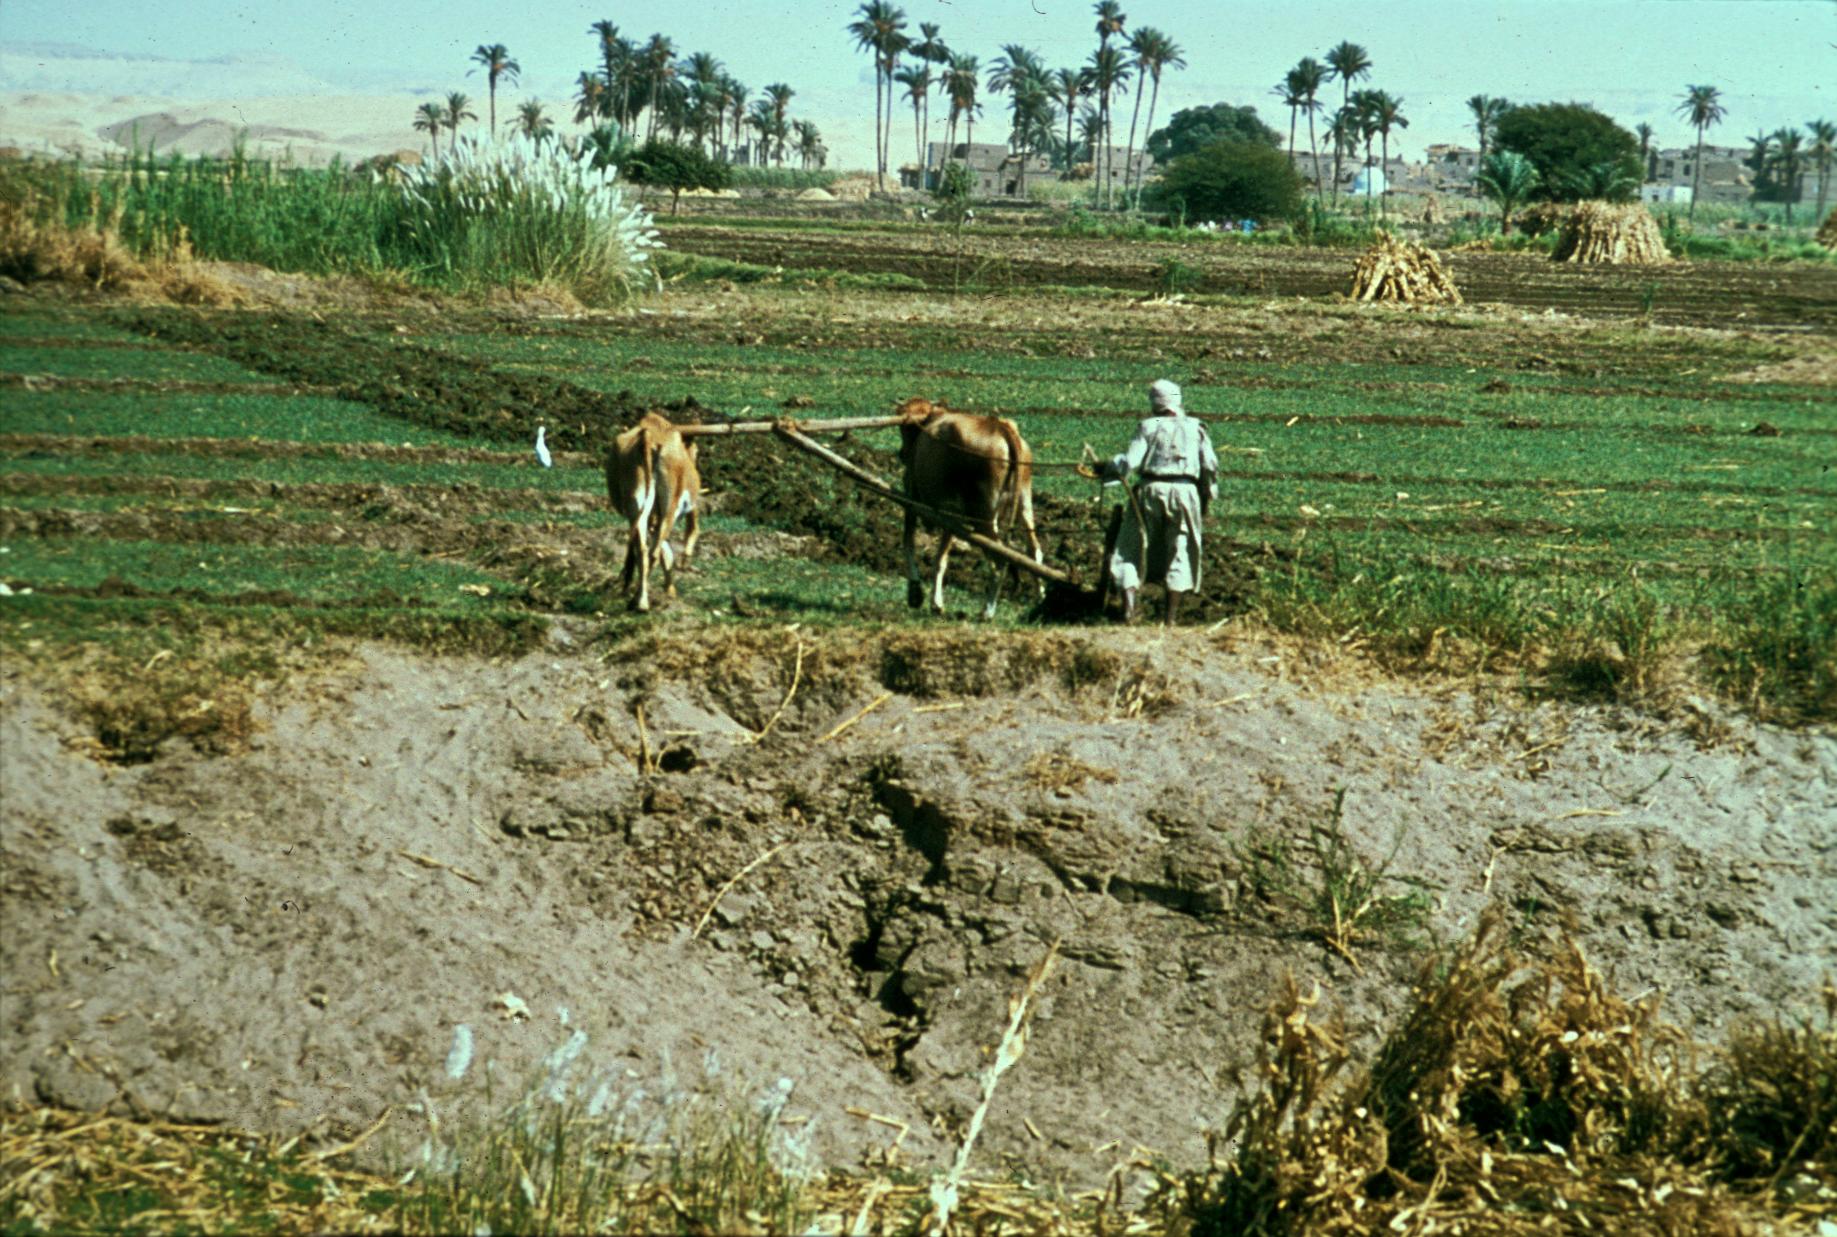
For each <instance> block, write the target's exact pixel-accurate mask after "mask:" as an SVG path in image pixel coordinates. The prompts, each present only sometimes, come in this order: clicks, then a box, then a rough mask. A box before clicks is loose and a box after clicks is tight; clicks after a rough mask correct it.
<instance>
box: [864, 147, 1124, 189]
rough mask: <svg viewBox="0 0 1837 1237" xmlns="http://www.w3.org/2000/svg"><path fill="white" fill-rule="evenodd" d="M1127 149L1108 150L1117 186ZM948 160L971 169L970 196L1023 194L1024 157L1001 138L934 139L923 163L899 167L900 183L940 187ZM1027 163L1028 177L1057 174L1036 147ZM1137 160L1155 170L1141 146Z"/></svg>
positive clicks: (1044, 177) (1122, 179) (1030, 179)
mask: <svg viewBox="0 0 1837 1237" xmlns="http://www.w3.org/2000/svg"><path fill="white" fill-rule="evenodd" d="M1128 153H1129V152H1127V151H1126V150H1124V148H1123V147H1121V146H1114V147H1111V148H1110V150H1109V152H1108V155H1109V160H1108V162H1109V163H1110V164H1113V166H1106V168H1105V170H1106V171H1108V172H1109V174H1110V180H1111V182H1112V183H1113V184H1114V185H1115V186H1116V188H1117V189H1118V190H1120V189H1121V188H1122V186H1123V181H1124V176H1125V171H1126V169H1127V168H1128V166H1129V164H1128V163H1127V162H1126V161H1125V157H1126V156H1127V155H1128ZM947 163H961V164H963V165H964V166H965V167H967V168H968V169H969V171H970V176H971V177H972V180H973V183H972V185H971V186H970V196H971V197H975V198H1003V197H1006V198H1013V197H1019V196H1020V193H1021V168H1022V160H1021V157H1020V156H1019V155H1017V154H1014V153H1013V152H1012V151H1010V150H1009V149H1008V148H1007V146H1005V145H1003V144H1002V143H1000V142H975V143H970V142H956V143H949V142H932V143H930V144H929V145H928V146H926V148H925V163H924V166H923V167H921V166H920V165H918V164H916V163H908V164H906V165H904V166H903V167H901V168H900V169H899V183H900V187H901V188H904V189H923V190H930V189H935V188H937V187H938V178H939V176H940V174H941V173H942V170H943V168H944V166H945V165H946V164H947ZM1025 164H1026V173H1027V179H1028V180H1029V181H1033V180H1039V179H1046V178H1050V177H1053V176H1056V175H1058V173H1057V172H1055V171H1054V170H1053V166H1052V161H1051V160H1050V159H1048V158H1047V157H1046V156H1045V155H1044V154H1041V153H1039V152H1037V151H1036V152H1034V153H1032V154H1030V155H1028V156H1027V158H1026V160H1025ZM1134 164H1135V169H1136V171H1137V172H1138V173H1140V174H1142V175H1147V174H1148V173H1150V172H1152V171H1153V170H1154V165H1155V163H1154V159H1153V157H1151V156H1150V155H1149V154H1148V153H1147V152H1146V151H1141V150H1138V151H1136V152H1135V154H1134Z"/></svg>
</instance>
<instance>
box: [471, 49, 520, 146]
mask: <svg viewBox="0 0 1837 1237" xmlns="http://www.w3.org/2000/svg"><path fill="white" fill-rule="evenodd" d="M472 59H473V61H474V62H475V63H476V64H477V65H478V66H479V68H482V69H483V70H484V71H485V84H486V85H487V87H488V88H489V89H490V91H491V136H492V137H496V136H497V133H498V78H500V77H501V78H504V79H505V80H506V81H508V82H509V83H510V84H511V85H512V86H514V85H516V84H517V78H518V76H519V75H520V74H521V73H522V72H523V66H522V65H520V64H518V63H517V62H516V61H514V60H512V59H511V58H510V49H509V48H508V47H505V46H504V45H503V44H502V43H491V44H485V43H480V44H479V45H478V47H477V48H476V49H475V50H474V51H473V52H472ZM476 71H477V70H474V72H476Z"/></svg>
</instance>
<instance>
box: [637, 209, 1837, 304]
mask: <svg viewBox="0 0 1837 1237" xmlns="http://www.w3.org/2000/svg"><path fill="white" fill-rule="evenodd" d="M665 238H666V241H667V243H668V244H669V245H670V247H671V248H673V249H676V250H679V251H681V252H684V253H694V254H702V255H705V256H708V257H717V258H725V259H729V260H731V261H736V262H748V263H753V264H755V265H762V266H771V267H784V268H787V269H788V270H791V271H793V272H795V270H797V269H800V268H802V269H831V270H845V271H851V272H867V273H887V274H903V275H910V276H914V277H916V278H919V279H922V280H924V281H925V282H926V283H927V284H929V285H931V286H933V287H939V288H950V287H951V286H952V284H953V278H954V277H956V276H957V275H960V276H961V277H962V279H963V280H964V281H965V282H967V283H970V284H972V285H977V286H986V287H992V288H997V289H1011V288H1024V287H1027V286H1030V285H1034V284H1056V285H1066V286H1084V285H1101V286H1104V287H1111V288H1123V289H1131V290H1139V291H1148V290H1152V289H1153V288H1154V287H1155V280H1156V274H1155V271H1156V267H1157V266H1158V265H1159V264H1160V263H1161V262H1163V261H1165V260H1166V259H1168V258H1178V259H1179V260H1180V261H1182V262H1185V263H1187V264H1189V265H1192V266H1194V267H1196V268H1197V269H1198V270H1200V271H1201V272H1202V274H1201V277H1200V278H1201V282H1200V284H1199V285H1198V287H1197V289H1196V291H1199V292H1206V293H1218V294H1227V295H1239V296H1273V297H1297V296H1299V297H1314V298H1318V297H1331V296H1334V295H1336V294H1338V295H1343V294H1345V293H1346V292H1347V291H1348V290H1349V288H1350V287H1351V281H1352V270H1353V267H1354V265H1355V264H1356V261H1357V257H1358V255H1357V254H1356V253H1353V252H1351V251H1335V250H1323V249H1301V248H1289V247H1278V246H1210V245H1182V244H1178V243H1174V242H1150V241H1108V240H1095V239H1074V238H1064V237H1054V238H1036V237H1027V236H1015V235H1009V234H1005V233H1003V232H1000V231H997V230H989V231H983V232H978V231H976V230H975V229H973V228H971V229H966V230H965V231H964V233H963V237H962V246H963V251H962V256H961V259H959V257H958V256H957V254H956V246H957V244H958V241H957V239H956V238H955V237H953V236H952V235H951V234H950V233H949V232H948V231H946V230H943V229H917V228H909V229H902V230H897V231H894V230H889V231H885V232H880V231H875V232H871V233H822V234H813V233H801V232H798V231H795V230H786V231H783V232H771V231H768V230H766V229H763V228H750V227H749V228H721V227H711V226H696V227H690V228H676V229H670V228H667V227H666V228H665ZM1446 261H1447V266H1448V273H1449V275H1450V277H1451V278H1452V279H1453V280H1454V283H1455V286H1456V287H1458V288H1460V289H1461V293H1462V295H1463V296H1464V297H1466V298H1467V300H1468V301H1470V302H1476V303H1492V304H1499V305H1510V306H1514V307H1519V308H1526V309H1534V310H1538V311H1548V312H1552V313H1562V314H1581V315H1586V316H1590V317H1650V318H1652V319H1653V320H1655V321H1664V322H1678V323H1690V324H1692V325H1695V326H1747V327H1755V328H1765V329H1782V328H1783V329H1792V330H1830V329H1832V328H1833V327H1837V268H1832V267H1826V266H1817V265H1792V266H1779V265H1773V264H1765V263H1733V262H1715V263H1690V262H1677V263H1672V264H1670V265H1667V266H1663V267H1640V268H1637V269H1615V268H1607V269H1578V268H1576V267H1574V266H1571V265H1569V264H1566V263H1559V262H1552V261H1550V260H1549V259H1548V258H1547V257H1545V256H1544V255H1542V254H1496V253H1471V252H1458V251H1457V252H1449V253H1447V254H1446ZM1648 294H1649V295H1648ZM1648 305H1649V310H1648Z"/></svg>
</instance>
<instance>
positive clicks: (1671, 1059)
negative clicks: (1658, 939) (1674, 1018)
mask: <svg viewBox="0 0 1837 1237" xmlns="http://www.w3.org/2000/svg"><path fill="white" fill-rule="evenodd" d="M1505 937H1506V931H1505V927H1504V925H1503V923H1502V921H1501V919H1500V917H1499V916H1498V915H1497V914H1488V916H1487V917H1486V918H1485V919H1484V920H1483V922H1482V925H1481V928H1480V930H1479V933H1478V934H1477V936H1476V937H1475V938H1474V939H1473V940H1472V941H1471V942H1470V943H1468V944H1467V945H1466V946H1465V947H1463V948H1462V949H1461V950H1460V951H1459V952H1458V953H1456V954H1455V955H1454V957H1453V958H1452V960H1451V963H1450V964H1449V965H1448V966H1447V969H1446V970H1445V971H1440V970H1438V969H1437V966H1438V963H1439V962H1441V961H1442V960H1441V959H1437V960H1434V961H1431V962H1430V963H1429V964H1427V965H1426V966H1425V967H1424V968H1423V971H1422V975H1421V978H1420V979H1419V981H1418V984H1417V988H1416V991H1415V1000H1414V1007H1413V1008H1412V1009H1411V1010H1410V1012H1409V1014H1408V1015H1407V1017H1406V1018H1405V1019H1404V1021H1403V1023H1402V1024H1401V1025H1400V1026H1398V1027H1397V1028H1396V1029H1394V1030H1393V1031H1392V1032H1391V1034H1390V1035H1389V1036H1388V1038H1387V1039H1386V1040H1385V1041H1384V1043H1383V1044H1382V1045H1380V1047H1379V1049H1378V1052H1377V1056H1376V1058H1375V1060H1374V1062H1373V1064H1372V1065H1371V1066H1370V1068H1369V1069H1366V1070H1359V1071H1356V1072H1355V1071H1353V1070H1351V1069H1349V1068H1348V1067H1349V1066H1350V1064H1351V1053H1350V1050H1349V1049H1348V1047H1347V1045H1346V1040H1345V1036H1344V1034H1343V1031H1342V1029H1341V1028H1340V1027H1339V1026H1338V1025H1337V1023H1335V1022H1331V1021H1328V1020H1326V1019H1324V1018H1323V1017H1321V1016H1320V1014H1319V1011H1317V1009H1316V1008H1315V1006H1316V1004H1317V1002H1318V998H1319V990H1318V988H1316V990H1315V992H1314V994H1313V995H1312V996H1308V997H1303V996H1302V995H1301V994H1300V992H1299V990H1298V989H1297V988H1296V987H1295V985H1294V983H1293V982H1292V981H1290V983H1289V985H1288V990H1287V992H1286V994H1285V995H1284V996H1282V997H1281V998H1279V999H1278V1001H1277V1002H1276V1004H1275V1005H1274V1006H1272V1007H1271V1009H1270V1010H1269V1012H1268V1014H1267V1015H1266V1017H1265V1020H1264V1024H1263V1049H1262V1054H1261V1060H1260V1062H1259V1065H1258V1072H1259V1074H1260V1075H1261V1077H1262V1089H1261V1091H1260V1092H1259V1093H1258V1094H1256V1095H1255V1096H1254V1097H1253V1098H1251V1099H1250V1100H1249V1101H1248V1102H1246V1103H1244V1104H1242V1105H1240V1106H1239V1108H1238V1109H1237V1111H1236V1112H1235V1113H1234V1115H1233V1116H1232V1119H1231V1122H1230V1125H1229V1128H1228V1129H1227V1138H1228V1140H1229V1141H1230V1142H1231V1143H1233V1144H1234V1150H1233V1152H1232V1154H1231V1156H1230V1158H1229V1159H1228V1160H1226V1161H1225V1162H1223V1163H1222V1164H1217V1165H1215V1166H1214V1169H1213V1171H1212V1173H1211V1174H1209V1175H1208V1176H1207V1177H1205V1178H1189V1179H1187V1180H1186V1181H1185V1182H1183V1183H1181V1184H1180V1185H1179V1186H1177V1187H1173V1189H1174V1190H1175V1191H1176V1192H1178V1193H1180V1194H1182V1195H1184V1199H1185V1205H1186V1209H1187V1212H1188V1214H1189V1215H1191V1216H1192V1217H1193V1219H1194V1221H1195V1225H1194V1230H1195V1232H1197V1233H1204V1234H1223V1233H1264V1234H1269V1235H1270V1237H1276V1235H1279V1234H1281V1235H1286V1234H1303V1233H1308V1234H1313V1233H1332V1234H1351V1233H1383V1232H1390V1231H1395V1232H1405V1231H1411V1232H1419V1233H1426V1232H1444V1233H1474V1234H1477V1233H1488V1234H1506V1235H1514V1234H1530V1233H1533V1232H1539V1233H1543V1232H1559V1233H1583V1232H1589V1233H1607V1232H1612V1233H1639V1234H1654V1235H1657V1234H1681V1233H1717V1234H1733V1233H1744V1232H1750V1231H1755V1230H1756V1228H1758V1227H1759V1226H1758V1225H1755V1224H1754V1221H1755V1220H1756V1219H1761V1220H1763V1221H1764V1220H1765V1219H1767V1218H1778V1219H1784V1220H1786V1221H1788V1223H1789V1224H1790V1223H1795V1222H1796V1223H1798V1224H1806V1223H1808V1222H1814V1223H1815V1222H1816V1220H1817V1219H1819V1218H1822V1217H1826V1216H1829V1215H1831V1214H1832V1213H1833V1212H1837V1133H1834V1132H1833V1126H1834V1124H1837V1123H1834V1122H1833V1116H1834V1115H1837V1076H1834V1067H1837V989H1831V988H1828V987H1827V989H1826V992H1825V1002H1826V1009H1827V1013H1826V1024H1825V1026H1824V1027H1822V1028H1819V1027H1816V1026H1813V1025H1810V1024H1806V1025H1802V1026H1793V1025H1791V1024H1787V1023H1771V1024H1762V1025H1759V1026H1755V1027H1750V1028H1746V1029H1738V1030H1737V1031H1736V1032H1735V1033H1734V1034H1733V1035H1732V1036H1731V1037H1730V1041H1729V1044H1728V1046H1727V1047H1726V1048H1725V1049H1724V1050H1723V1051H1722V1053H1720V1054H1719V1055H1720V1061H1719V1062H1718V1063H1717V1064H1716V1065H1714V1066H1712V1067H1711V1068H1710V1069H1708V1070H1705V1071H1703V1072H1702V1073H1698V1072H1697V1070H1696V1069H1695V1068H1694V1060H1695V1048H1696V1046H1695V1045H1693V1044H1692V1043H1691V1042H1690V1041H1689V1040H1688V1038H1687V1037H1686V1036H1685V1035H1684V1034H1683V1032H1681V1031H1680V1030H1678V1029H1677V1028H1676V1027H1674V1026H1671V1025H1668V1024H1666V1023H1665V1022H1663V1021H1661V1020H1660V1019H1659V1018H1658V1016H1657V1003H1656V1001H1654V1000H1650V999H1648V1000H1643V1001H1634V1002H1629V1001H1626V1000H1623V999H1622V998H1620V997H1618V996H1616V995H1615V994H1614V993H1613V992H1611V991H1610V990H1609V989H1608V988H1607V986H1606V984H1605V983H1603V981H1602V979H1601V976H1600V974H1599V973H1598V972H1597V971H1595V970H1594V969H1593V968H1592V967H1591V966H1589V964H1588V962H1587V960H1586V959H1585V958H1584V957H1583V955H1582V953H1581V950H1580V949H1579V948H1578V947H1577V946H1576V945H1575V944H1574V942H1573V941H1570V940H1565V941H1564V942H1562V944H1561V945H1560V946H1558V947H1556V948H1554V949H1553V950H1552V952H1551V953H1550V955H1549V956H1547V957H1543V958H1538V959H1528V958H1524V957H1521V956H1519V955H1517V954H1516V953H1514V952H1513V950H1512V949H1511V947H1510V946H1508V945H1507V944H1506V941H1505ZM1170 1185H1171V1183H1164V1187H1163V1188H1164V1189H1166V1188H1168V1187H1169V1186H1170Z"/></svg>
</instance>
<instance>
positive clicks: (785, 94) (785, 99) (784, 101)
mask: <svg viewBox="0 0 1837 1237" xmlns="http://www.w3.org/2000/svg"><path fill="white" fill-rule="evenodd" d="M796 93H797V91H795V90H793V89H791V88H790V87H789V86H787V85H785V84H784V83H783V82H773V83H772V84H771V85H770V86H767V87H766V88H765V97H766V99H767V100H768V101H769V104H770V106H771V109H772V133H771V136H772V137H773V138H774V139H775V140H776V143H777V146H776V154H777V157H778V166H779V167H783V166H784V164H785V139H786V138H787V137H789V136H790V134H791V129H790V126H789V125H788V124H787V123H786V121H785V109H786V108H788V107H790V106H791V97H792V96H793V95H795V94H796Z"/></svg>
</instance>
